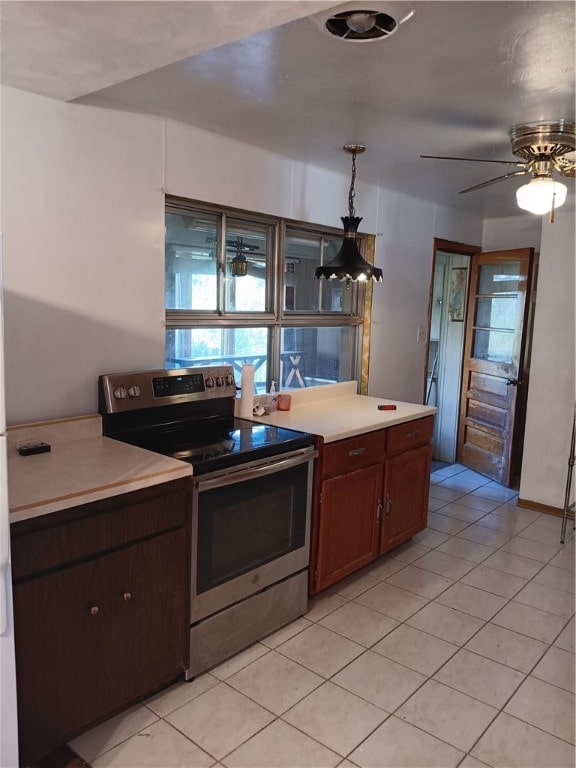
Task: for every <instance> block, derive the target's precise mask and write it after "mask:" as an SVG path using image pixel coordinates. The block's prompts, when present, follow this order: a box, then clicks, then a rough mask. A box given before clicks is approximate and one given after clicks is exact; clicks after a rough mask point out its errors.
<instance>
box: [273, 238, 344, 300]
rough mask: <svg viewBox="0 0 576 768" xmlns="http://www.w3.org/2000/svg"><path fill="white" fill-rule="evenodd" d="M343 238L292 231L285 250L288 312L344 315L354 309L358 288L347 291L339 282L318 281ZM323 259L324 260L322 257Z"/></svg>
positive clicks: (285, 284)
mask: <svg viewBox="0 0 576 768" xmlns="http://www.w3.org/2000/svg"><path fill="white" fill-rule="evenodd" d="M341 245H342V238H339V237H322V236H315V235H311V234H309V233H302V232H297V231H295V230H291V231H290V232H288V233H287V235H286V243H285V250H284V311H286V312H317V311H318V310H319V309H321V310H322V311H323V312H342V313H347V314H349V313H350V312H352V307H353V306H354V304H353V301H354V298H355V296H356V288H355V286H353V285H352V286H348V288H345V287H344V286H343V284H342V283H340V282H339V281H338V280H316V278H315V277H314V270H315V269H316V267H319V266H320V265H321V264H326V263H327V262H329V261H331V260H332V259H333V258H334V256H336V254H337V253H338V251H339V250H340V246H341ZM322 253H323V257H322V258H321V254H322Z"/></svg>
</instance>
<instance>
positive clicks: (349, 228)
mask: <svg viewBox="0 0 576 768" xmlns="http://www.w3.org/2000/svg"><path fill="white" fill-rule="evenodd" d="M361 221H362V218H361V217H359V216H342V224H343V225H344V239H343V241H342V247H341V248H340V250H339V251H338V253H337V254H336V256H334V258H333V259H332V261H329V262H328V264H325V265H324V266H323V267H316V270H315V273H314V274H315V277H316V278H317V279H320V278H321V277H325V278H326V279H327V280H331V279H332V280H345V281H349V280H353V281H356V280H361V281H362V280H374V282H382V270H381V269H379V268H378V267H375V266H373V265H372V264H369V263H368V262H367V261H366V259H363V258H362V256H361V254H360V251H359V250H358V242H357V235H356V233H357V231H358V225H359V224H360V222H361Z"/></svg>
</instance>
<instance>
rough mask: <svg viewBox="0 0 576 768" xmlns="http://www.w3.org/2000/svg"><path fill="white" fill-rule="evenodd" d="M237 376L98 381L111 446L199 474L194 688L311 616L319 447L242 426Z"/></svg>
mask: <svg viewBox="0 0 576 768" xmlns="http://www.w3.org/2000/svg"><path fill="white" fill-rule="evenodd" d="M235 396H236V386H235V382H234V372H233V368H232V367H231V366H210V367H199V368H186V369H179V370H151V371H139V372H135V373H120V374H109V375H105V376H101V377H100V379H99V409H100V413H101V414H102V419H103V431H104V434H105V435H107V436H108V437H111V438H114V439H116V440H121V441H123V442H126V443H130V444H132V445H137V446H140V447H141V448H146V449H148V450H151V451H155V452H157V453H161V454H163V455H166V456H172V457H174V458H177V459H181V460H182V461H187V462H190V463H191V464H192V468H193V469H192V471H193V485H194V492H193V504H192V525H191V532H192V533H191V546H192V573H191V582H192V590H191V595H192V599H191V610H190V637H191V642H190V657H191V658H190V667H189V669H188V670H187V672H186V678H187V679H190V678H191V677H194V676H195V675H197V674H199V673H200V672H202V671H204V670H206V669H209V668H210V667H212V666H214V665H215V664H217V663H219V662H220V661H223V660H224V659H226V658H228V657H229V656H231V655H233V654H234V653H237V652H238V651H240V650H242V649H243V648H246V647H247V646H248V645H251V644H252V643H254V642H256V641H257V640H259V639H261V638H262V637H264V636H266V635H267V634H269V633H271V632H273V631H275V630H276V629H279V628H280V627H282V626H284V625H285V624H287V623H288V622H289V621H291V620H292V619H294V618H296V617H297V616H301V615H302V614H303V613H305V611H306V608H307V602H308V561H309V548H310V514H311V503H312V480H313V464H314V459H315V457H316V456H317V452H316V451H315V450H314V436H313V435H310V434H307V433H303V432H295V431H293V430H289V429H282V428H280V427H272V426H268V425H265V424H259V423H256V422H252V421H250V420H247V419H240V418H237V417H235V416H234V402H235Z"/></svg>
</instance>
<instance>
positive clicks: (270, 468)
mask: <svg viewBox="0 0 576 768" xmlns="http://www.w3.org/2000/svg"><path fill="white" fill-rule="evenodd" d="M316 456H318V451H316V450H313V451H310V450H308V449H306V448H304V449H302V450H299V451H294V453H293V454H292V455H291V456H290V457H289V458H287V459H280V460H279V461H271V462H268V463H266V464H263V465H262V466H259V467H250V468H248V469H245V468H244V469H243V468H239V469H236V470H231V471H229V472H224V473H222V474H221V475H217V476H216V477H211V478H210V479H207V480H202V479H200V480H199V481H198V491H199V492H202V491H209V490H211V489H212V488H222V486H223V485H233V484H234V483H243V482H245V481H246V480H254V479H255V478H257V477H265V476H266V475H273V474H275V473H276V472H281V471H282V470H284V469H290V468H291V467H297V466H298V464H304V462H306V461H311V460H312V459H315V458H316Z"/></svg>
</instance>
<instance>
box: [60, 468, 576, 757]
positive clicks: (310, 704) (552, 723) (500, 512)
mask: <svg viewBox="0 0 576 768" xmlns="http://www.w3.org/2000/svg"><path fill="white" fill-rule="evenodd" d="M560 525H561V521H560V520H559V518H555V517H550V516H547V515H543V514H540V513H538V512H535V511H532V510H528V509H521V508H519V507H517V506H516V495H515V493H514V492H513V491H510V490H509V489H507V488H504V487H502V486H500V485H498V484H497V483H494V482H490V481H488V480H487V479H486V478H485V477H483V476H482V475H478V474H476V473H475V472H471V471H470V470H468V469H465V468H464V467H461V466H458V465H453V466H451V467H447V468H443V469H441V470H439V471H437V472H435V473H434V474H433V475H432V487H431V490H430V516H429V526H428V528H427V529H426V530H425V531H423V532H422V533H420V534H418V535H417V536H415V537H414V539H413V540H412V542H409V543H407V544H405V545H403V546H401V547H399V548H398V549H396V550H394V551H393V552H392V553H390V554H388V555H386V556H385V557H383V558H380V559H379V560H378V561H376V562H375V563H372V564H371V565H370V566H368V567H366V568H364V569H363V570H362V571H360V572H358V573H357V574H354V575H353V576H352V577H350V578H348V579H346V580H345V581H343V582H341V583H340V584H338V585H336V586H335V587H333V588H332V589H330V590H328V591H326V592H324V593H322V594H321V595H319V596H317V597H316V598H315V599H314V600H312V601H311V604H310V609H309V611H308V613H307V614H306V616H305V617H303V618H300V619H298V620H297V621H295V622H293V623H292V624H290V625H289V626H287V627H285V628H284V629H282V630H280V631H279V632H276V633H275V634H274V635H271V636H270V637H267V638H265V639H264V640H262V642H260V643H257V644H256V645H254V646H252V647H251V648H249V649H248V650H246V651H244V652H242V653H240V654H238V655H237V656H235V657H234V658H232V659H230V660H229V661H227V662H225V663H224V664H221V665H220V666H219V667H217V668H215V669H213V670H211V672H209V673H206V674H204V675H202V676H201V677H199V678H197V679H196V680H194V681H192V682H190V683H185V682H182V683H179V684H177V685H175V686H173V687H171V688H170V689H168V690H166V691H164V692H162V693H160V694H158V695H156V696H154V697H152V698H150V699H148V700H147V701H145V702H144V703H143V704H141V705H139V706H137V707H134V708H133V709H131V710H130V711H128V712H125V713H124V714H122V715H119V716H118V717H115V718H113V719H112V720H109V721H107V722H106V723H104V724H103V725H101V726H99V727H98V728H95V729H93V730H92V731H90V732H88V733H86V734H84V735H83V736H81V737H80V738H78V739H76V740H75V741H74V742H72V744H71V746H72V748H73V749H74V750H75V751H76V752H77V753H78V754H79V755H80V756H81V757H83V758H84V759H85V760H87V761H88V762H89V763H90V764H91V765H92V766H94V768H109V767H110V768H111V767H112V766H121V768H147V767H150V768H195V767H196V766H198V767H199V768H200V767H204V766H205V768H210V767H211V766H226V768H275V767H284V768H301V767H302V768H305V767H309V768H322V767H323V766H327V767H329V766H343V768H353V767H354V766H359V767H360V768H402V767H403V766H406V767H407V768H416V767H417V766H420V767H422V768H433V767H434V766H438V768H449V767H450V766H462V767H463V768H473V766H492V768H500V767H502V768H504V767H506V768H511V767H513V766H518V767H519V768H562V767H563V766H574V757H575V750H574V742H575V739H574V591H575V590H574V536H573V532H572V530H570V537H569V539H568V541H567V542H566V544H565V545H564V546H562V545H561V544H560V542H559V538H560Z"/></svg>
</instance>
